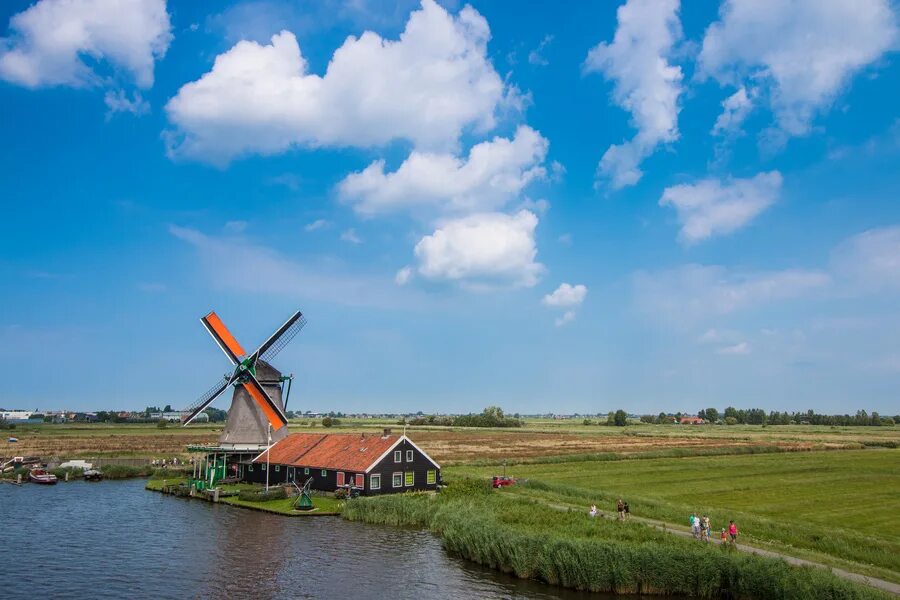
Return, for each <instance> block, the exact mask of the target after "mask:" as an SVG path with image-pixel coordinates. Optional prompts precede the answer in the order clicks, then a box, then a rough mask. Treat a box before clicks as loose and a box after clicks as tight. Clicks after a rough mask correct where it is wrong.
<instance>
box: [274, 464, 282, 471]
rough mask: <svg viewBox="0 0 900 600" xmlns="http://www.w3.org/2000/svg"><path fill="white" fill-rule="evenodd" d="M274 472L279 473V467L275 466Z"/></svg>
mask: <svg viewBox="0 0 900 600" xmlns="http://www.w3.org/2000/svg"><path fill="white" fill-rule="evenodd" d="M275 472H276V473H281V465H275Z"/></svg>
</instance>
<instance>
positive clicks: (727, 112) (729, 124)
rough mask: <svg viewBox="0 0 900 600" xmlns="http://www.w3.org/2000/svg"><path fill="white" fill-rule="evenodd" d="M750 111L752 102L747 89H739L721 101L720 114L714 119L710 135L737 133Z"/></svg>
mask: <svg viewBox="0 0 900 600" xmlns="http://www.w3.org/2000/svg"><path fill="white" fill-rule="evenodd" d="M752 109H753V101H752V100H751V99H750V96H749V95H748V94H747V89H746V88H744V87H741V88H740V89H739V90H738V91H736V92H735V93H733V94H732V95H730V96H728V97H727V98H725V100H723V101H722V113H721V114H720V115H719V116H718V117H717V118H716V122H715V124H714V125H713V128H712V134H713V135H728V134H732V133H736V132H738V131H739V130H740V127H741V124H742V123H743V122H744V119H746V118H747V115H749V114H750V111H751V110H752Z"/></svg>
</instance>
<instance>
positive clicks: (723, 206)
mask: <svg viewBox="0 0 900 600" xmlns="http://www.w3.org/2000/svg"><path fill="white" fill-rule="evenodd" d="M781 181H782V178H781V173H779V172H778V171H770V172H768V173H760V174H758V175H756V176H755V177H752V178H749V179H726V180H724V181H722V180H719V179H703V180H701V181H698V182H697V183H694V184H681V185H675V186H671V187H667V188H666V189H665V190H664V191H663V194H662V197H661V198H660V199H659V205H660V206H666V205H671V206H672V207H674V208H675V210H676V211H677V213H678V222H679V223H681V231H680V232H679V234H678V236H679V238H680V239H681V240H682V241H684V242H686V243H688V244H692V243H696V242H700V241H703V240H705V239H708V238H710V237H713V236H718V235H726V234H729V233H732V232H733V231H736V230H738V229H740V228H741V227H743V226H745V225H747V224H748V223H750V222H751V221H752V220H753V219H755V218H756V217H757V216H759V214H760V213H762V212H763V211H764V210H766V209H767V208H768V207H769V206H771V205H772V204H774V203H775V201H777V200H778V195H779V193H780V192H781Z"/></svg>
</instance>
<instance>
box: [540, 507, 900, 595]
mask: <svg viewBox="0 0 900 600" xmlns="http://www.w3.org/2000/svg"><path fill="white" fill-rule="evenodd" d="M525 496H526V497H528V498H531V499H533V500H538V501H540V502H543V503H544V504H546V505H547V506H548V507H550V508H553V509H555V510H562V511H567V510H570V509H573V508H577V509H581V506H578V505H575V504H559V503H554V502H546V501H543V500H541V499H539V498H536V497H534V496H531V495H528V494H525ZM598 514H599V516H600V517H602V518H604V519H609V520H616V518H617V517H616V515H613V514H611V513H604V512H600V513H598ZM629 520H630V521H636V522H638V523H643V524H644V525H648V526H650V527H653V528H655V529H659V530H660V531H665V532H667V533H671V534H672V535H677V536H680V537H684V538H693V537H694V536H693V534H692V533H691V532H690V531H687V530H685V529H679V528H678V527H677V526H673V525H672V524H670V523H666V522H664V521H657V520H655V519H647V518H644V517H636V516H634V515H631V516H630V517H629ZM697 543H698V544H699V543H702V542H697ZM709 543H711V544H721V543H722V542H721V540H718V539H712V540H710V542H709ZM736 548H737V550H740V551H741V552H747V553H748V554H756V555H758V556H765V557H767V558H780V559H782V560H784V561H785V562H787V563H788V564H791V565H796V566H798V567H819V568H822V569H827V570H829V571H831V572H832V573H834V574H835V575H837V576H838V577H842V578H844V579H848V580H850V581H855V582H857V583H862V584H864V585H868V586H871V587H874V588H877V589H879V590H882V591H885V592H888V593H890V594H894V595H895V596H900V584H896V583H893V582H890V581H885V580H884V579H878V578H875V577H869V576H868V575H860V574H859V573H853V572H851V571H845V570H844V569H839V568H837V567H830V566H828V565H823V564H822V563H817V562H813V561H811V560H806V559H803V558H797V557H796V556H789V555H787V554H782V553H781V552H775V551H773V550H763V549H762V548H755V547H753V546H747V545H746V544H737V545H736Z"/></svg>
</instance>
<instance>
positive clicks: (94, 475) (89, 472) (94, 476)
mask: <svg viewBox="0 0 900 600" xmlns="http://www.w3.org/2000/svg"><path fill="white" fill-rule="evenodd" d="M101 479H103V473H101V472H100V471H99V470H97V469H85V470H84V480H85V481H100V480H101Z"/></svg>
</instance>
